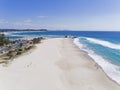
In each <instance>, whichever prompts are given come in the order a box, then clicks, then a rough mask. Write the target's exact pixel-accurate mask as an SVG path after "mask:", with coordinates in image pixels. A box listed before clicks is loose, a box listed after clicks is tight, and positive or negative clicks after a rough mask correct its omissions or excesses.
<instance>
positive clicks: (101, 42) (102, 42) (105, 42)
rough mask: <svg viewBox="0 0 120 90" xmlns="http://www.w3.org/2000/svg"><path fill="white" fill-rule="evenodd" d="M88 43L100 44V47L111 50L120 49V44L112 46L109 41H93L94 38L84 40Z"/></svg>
mask: <svg viewBox="0 0 120 90" xmlns="http://www.w3.org/2000/svg"><path fill="white" fill-rule="evenodd" d="M86 39H87V40H88V41H89V42H92V43H96V44H100V45H102V46H105V47H108V48H112V49H120V44H114V43H111V42H109V41H104V40H99V39H94V38H86Z"/></svg>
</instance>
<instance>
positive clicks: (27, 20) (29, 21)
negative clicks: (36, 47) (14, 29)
mask: <svg viewBox="0 0 120 90" xmlns="http://www.w3.org/2000/svg"><path fill="white" fill-rule="evenodd" d="M23 22H25V23H31V22H32V20H31V19H26V20H24V21H23Z"/></svg>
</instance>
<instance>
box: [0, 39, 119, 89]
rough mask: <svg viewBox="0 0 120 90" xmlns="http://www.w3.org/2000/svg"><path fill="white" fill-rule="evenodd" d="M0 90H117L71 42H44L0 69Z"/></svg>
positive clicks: (116, 86) (64, 40)
mask: <svg viewBox="0 0 120 90" xmlns="http://www.w3.org/2000/svg"><path fill="white" fill-rule="evenodd" d="M0 90H120V86H118V85H117V84H116V83H114V82H113V81H111V80H110V79H109V78H108V77H107V76H106V75H105V73H103V71H102V70H101V69H100V68H98V67H96V66H95V63H94V62H93V61H92V60H91V58H89V57H88V56H87V55H86V53H84V52H82V51H80V50H79V49H78V48H76V46H75V45H74V44H73V43H72V41H71V39H65V38H54V39H46V40H44V41H43V43H41V44H38V45H37V47H36V49H35V50H33V52H32V53H30V54H27V55H24V56H21V57H19V58H16V59H15V60H14V61H13V62H11V63H10V64H9V65H8V66H5V67H3V66H2V65H0Z"/></svg>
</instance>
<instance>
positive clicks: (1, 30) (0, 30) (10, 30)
mask: <svg viewBox="0 0 120 90" xmlns="http://www.w3.org/2000/svg"><path fill="white" fill-rule="evenodd" d="M12 31H48V30H47V29H0V32H12Z"/></svg>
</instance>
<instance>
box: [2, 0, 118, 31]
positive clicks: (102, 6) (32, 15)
mask: <svg viewBox="0 0 120 90" xmlns="http://www.w3.org/2000/svg"><path fill="white" fill-rule="evenodd" d="M0 28H10V29H11V28H14V29H24V28H33V29H41V28H46V29H50V30H117V31H120V0H0Z"/></svg>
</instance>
